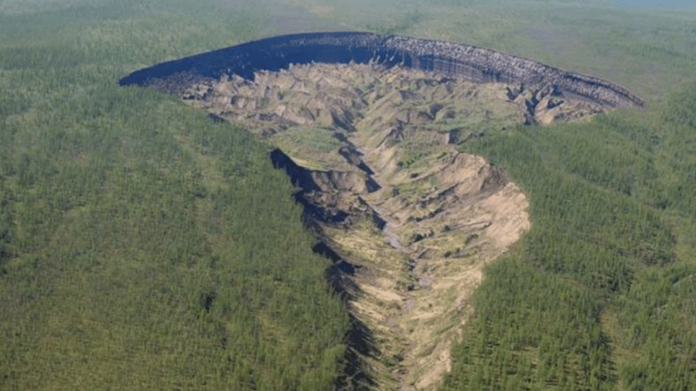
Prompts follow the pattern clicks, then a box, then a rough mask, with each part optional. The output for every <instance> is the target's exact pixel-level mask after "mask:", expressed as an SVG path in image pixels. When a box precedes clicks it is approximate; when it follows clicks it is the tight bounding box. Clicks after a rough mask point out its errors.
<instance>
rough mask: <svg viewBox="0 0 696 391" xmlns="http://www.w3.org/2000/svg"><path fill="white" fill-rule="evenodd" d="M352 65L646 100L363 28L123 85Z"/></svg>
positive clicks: (267, 46)
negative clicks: (315, 65) (309, 66)
mask: <svg viewBox="0 0 696 391" xmlns="http://www.w3.org/2000/svg"><path fill="white" fill-rule="evenodd" d="M350 62H355V63H370V62H377V63H380V64H382V65H386V66H396V65H402V66H404V67H410V68H416V69H422V70H431V71H436V72H438V73H444V74H450V75H453V76H457V77H463V78H466V79H468V80H471V81H476V82H508V83H523V84H526V85H544V86H550V87H552V88H553V89H555V90H557V91H558V92H559V93H562V94H564V95H567V96H574V97H578V98H582V99H587V100H590V101H592V102H594V103H599V104H602V105H606V106H609V107H624V106H642V105H643V101H642V100H641V99H640V98H639V97H637V96H635V95H634V94H632V93H631V92H629V91H628V90H626V89H624V88H622V87H620V86H617V85H615V84H613V83H611V82H608V81H605V80H601V79H599V78H596V77H592V76H586V75H581V74H577V73H573V72H566V71H563V70H560V69H557V68H553V67H550V66H547V65H544V64H540V63H537V62H534V61H531V60H527V59H524V58H520V57H516V56H512V55H509V54H504V53H500V52H497V51H494V50H490V49H484V48H479V47H475V46H471V45H464V44H457V43H451V42H442V41H434V40H426V39H419V38H409V37H401V36H394V35H377V34H372V33H362V32H331V33H308V34H293V35H284V36H278V37H273V38H267V39H261V40H258V41H253V42H249V43H245V44H241V45H237V46H233V47H229V48H225V49H220V50H215V51H211V52H208V53H203V54H198V55H194V56H191V57H186V58H183V59H179V60H175V61H169V62H165V63H161V64H158V65H155V66H153V67H150V68H146V69H142V70H139V71H136V72H134V73H132V74H130V75H128V76H126V77H124V78H123V79H121V80H120V81H119V83H120V84H121V85H124V86H125V85H134V84H135V85H140V86H154V87H159V88H162V89H165V90H168V91H170V92H180V91H182V90H185V89H186V88H190V87H191V86H192V85H194V84H196V83H198V82H199V81H200V79H202V78H203V79H214V80H217V79H219V78H220V77H222V76H224V75H227V76H232V75H237V76H241V77H243V78H246V79H252V78H253V77H254V73H255V72H257V71H260V70H268V71H278V70H281V69H286V68H288V67H289V66H290V64H310V63H343V64H345V63H350Z"/></svg>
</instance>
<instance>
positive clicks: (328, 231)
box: [121, 33, 642, 390]
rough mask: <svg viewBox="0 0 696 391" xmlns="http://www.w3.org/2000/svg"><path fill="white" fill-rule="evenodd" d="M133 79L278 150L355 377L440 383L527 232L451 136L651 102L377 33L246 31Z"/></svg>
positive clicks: (590, 82)
mask: <svg viewBox="0 0 696 391" xmlns="http://www.w3.org/2000/svg"><path fill="white" fill-rule="evenodd" d="M134 83H135V84H139V85H143V86H150V87H154V88H158V89H162V90H165V91H168V92H170V93H175V94H177V95H178V96H180V97H181V99H182V100H183V101H184V102H186V103H187V104H190V105H193V106H195V107H199V108H202V109H206V110H208V111H209V112H210V113H211V115H212V116H213V117H214V118H216V119H222V118H224V119H227V120H230V121H234V122H238V123H242V124H244V125H245V127H246V128H247V129H249V130H250V131H252V132H254V133H255V134H257V135H259V137H261V138H263V139H265V140H266V141H267V142H268V143H270V144H271V145H273V146H274V147H276V149H275V150H274V152H273V153H272V154H271V159H272V160H273V163H274V164H275V165H276V167H278V168H283V169H285V170H286V172H287V173H288V175H289V176H290V178H291V180H292V181H293V183H294V184H295V185H296V186H297V192H296V194H295V197H296V199H297V200H298V201H299V202H302V203H303V204H304V205H305V218H306V220H307V222H308V223H309V224H310V225H311V226H312V227H313V228H314V229H315V230H316V232H317V233H318V234H319V236H320V238H321V242H320V243H319V244H317V246H315V251H317V252H320V253H323V254H324V255H326V256H327V257H328V258H330V259H331V260H332V261H333V262H334V267H333V268H331V269H330V270H329V273H327V275H328V276H329V279H330V282H331V284H332V285H333V286H334V288H335V289H336V290H338V291H339V292H341V294H343V295H344V297H345V298H346V300H347V303H348V305H349V308H350V310H351V312H352V314H353V316H354V317H355V322H354V324H355V325H356V330H354V332H353V333H352V334H351V336H349V337H350V338H349V339H350V340H349V344H350V346H351V347H350V349H349V353H348V358H349V365H348V368H347V370H346V372H347V376H346V383H345V384H343V385H342V386H341V387H349V388H350V387H355V388H363V387H364V386H365V387H367V386H368V385H370V384H373V385H374V384H377V385H378V388H380V389H402V390H407V389H433V388H435V387H436V386H437V385H438V384H439V382H440V380H441V378H442V375H443V374H444V373H445V372H446V371H448V370H449V368H450V356H449V350H450V346H451V344H452V343H453V341H455V340H456V339H457V338H458V335H459V332H460V330H461V325H462V324H463V323H464V322H466V319H467V317H468V315H469V313H470V311H471V308H470V305H469V299H470V295H471V293H472V292H473V290H474V289H475V288H476V286H478V284H479V283H480V281H481V278H482V273H481V270H482V268H483V266H484V265H485V264H486V263H487V262H489V261H492V260H493V259H495V258H496V257H498V256H499V255H500V254H502V253H503V252H505V251H506V250H507V249H508V248H509V246H510V245H512V244H513V243H514V242H516V241H517V240H518V239H519V237H520V235H521V234H522V233H523V232H524V231H525V230H527V229H528V228H529V218H528V214H527V206H528V202H527V199H526V197H525V195H524V194H523V193H522V192H521V190H520V188H519V187H518V186H517V185H516V184H514V183H512V182H510V181H509V180H508V178H507V177H506V175H505V173H504V172H503V171H502V170H501V169H500V168H498V167H495V166H494V165H491V164H490V163H488V162H487V161H486V160H485V159H483V158H481V157H478V156H474V155H469V154H463V153H460V152H458V150H457V148H456V146H457V144H459V143H461V142H466V141H467V140H468V139H470V138H474V137H481V136H482V135H484V134H485V133H486V132H488V131H491V130H494V129H495V130H496V131H500V130H502V129H511V128H513V127H514V126H516V125H517V124H520V123H526V124H531V123H542V124H547V123H551V122H554V121H569V120H575V119H581V118H587V117H588V116H591V115H593V114H595V113H599V112H603V111H606V110H608V109H610V108H612V107H617V106H632V105H641V104H642V102H641V101H640V99H639V98H637V97H635V96H633V95H632V94H630V93H629V92H628V91H626V90H624V89H622V88H620V87H618V86H615V85H613V84H611V83H609V82H606V81H602V80H599V79H596V78H593V77H589V76H581V75H577V74H572V73H568V72H564V71H561V70H558V69H555V68H551V67H547V66H545V65H542V64H538V63H534V62H532V61H529V60H524V59H520V58H517V57H513V56H509V55H505V54H502V53H497V52H494V51H491V50H487V49H481V48H476V47H472V46H466V45H459V44H452V43H446V42H436V41H427V40H421V39H413V38H404V37H397V36H379V35H373V34H367V33H326V34H302V35H291V36H283V37H276V38H271V39H267V40H261V41H256V42H251V43H247V44H244V45H240V46H236V47H232V48H228V49H222V50H218V51H215V52H211V53H206V54H201V55H198V56H193V57H189V58H186V59H182V60H177V61H173V62H168V63H164V64H160V65H156V66H154V67H152V68H148V69H144V70H141V71H138V72H135V73H133V74H131V75H130V76H128V77H126V78H124V79H122V80H121V84H123V85H128V84H134ZM365 326H366V328H365ZM355 336H357V337H356V338H353V337H355ZM366 336H369V338H368V339H370V341H366ZM367 342H370V343H369V344H367ZM366 345H371V346H369V347H366ZM372 345H376V346H372Z"/></svg>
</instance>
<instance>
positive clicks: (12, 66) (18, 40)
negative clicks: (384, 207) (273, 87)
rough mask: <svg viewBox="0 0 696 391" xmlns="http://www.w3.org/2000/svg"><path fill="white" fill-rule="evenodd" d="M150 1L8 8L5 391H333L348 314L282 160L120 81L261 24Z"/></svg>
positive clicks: (1, 107)
mask: <svg viewBox="0 0 696 391" xmlns="http://www.w3.org/2000/svg"><path fill="white" fill-rule="evenodd" d="M137 4H140V3H139V2H138V3H136V2H133V3H132V4H124V3H122V2H119V3H118V4H116V3H113V2H101V3H94V4H93V5H91V6H79V7H78V6H76V7H75V8H71V9H68V10H61V9H60V8H57V9H56V10H53V11H49V12H40V13H38V14H19V15H11V16H10V15H4V14H0V31H1V32H0V35H2V37H3V39H2V40H1V41H0V90H2V91H3V92H2V95H1V96H0V208H1V209H0V297H2V304H1V305H0V341H2V343H1V344H0V345H1V346H2V348H1V349H0V389H2V390H15V389H22V390H42V389H52V390H75V389H95V390H97V389H147V390H152V389H187V390H188V389H209V390H220V389H235V390H311V391H314V390H322V389H332V388H333V386H334V380H335V378H336V376H337V375H338V374H339V372H340V370H341V369H342V367H343V363H342V360H343V356H344V353H345V346H344V338H345V335H346V332H347V330H348V327H349V320H348V316H347V311H346V310H345V307H344V305H343V303H342V302H341V301H340V300H339V298H338V297H336V295H335V294H333V292H331V291H330V288H329V287H328V286H327V284H326V281H325V270H326V267H327V266H328V263H327V261H326V260H325V259H323V258H321V257H318V256H316V255H314V254H313V253H312V252H311V245H312V244H313V238H312V236H311V234H310V233H309V232H307V231H306V230H305V229H304V228H303V227H302V224H301V221H300V213H301V207H300V206H299V205H296V204H295V203H294V202H293V201H292V198H291V197H290V194H291V191H292V187H291V185H290V184H289V182H288V180H287V178H286V177H285V174H284V173H283V172H281V171H278V170H274V169H273V167H272V165H271V163H270V160H269V158H268V152H269V150H268V147H266V146H263V145H261V144H260V143H259V142H257V141H256V140H255V139H254V138H253V137H252V136H251V135H250V134H249V133H248V132H246V131H244V130H242V129H239V128H237V127H235V126H231V125H228V124H214V123H213V121H210V120H209V119H208V118H207V117H206V116H205V115H204V114H203V113H200V112H197V111H195V110H192V109H186V108H185V107H184V106H182V105H181V104H179V103H178V102H176V101H175V100H174V99H173V98H171V97H166V96H163V95H161V94H158V93H154V92H152V91H148V90H145V89H141V88H126V89H124V88H119V87H118V86H117V85H116V80H117V78H118V77H120V76H122V75H123V73H125V70H126V69H128V70H131V69H135V68H137V67H139V66H141V65H142V64H144V62H151V61H155V60H156V59H157V60H159V59H162V58H163V56H169V55H177V56H178V55H181V54H182V53H181V52H179V50H189V51H194V50H203V49H204V48H206V47H217V46H224V45H228V44H230V41H225V40H224V37H225V36H227V37H228V39H229V37H234V39H237V40H241V39H244V38H243V37H244V35H243V34H241V33H240V34H238V33H237V32H236V31H235V28H239V29H243V30H244V29H246V33H247V34H248V33H249V31H250V29H249V28H248V25H247V24H248V21H245V20H244V17H245V15H246V16H248V14H244V13H242V14H240V15H238V16H237V18H239V19H237V20H235V19H234V18H233V19H232V21H231V22H230V20H226V21H225V26H228V27H227V28H225V29H220V31H218V33H219V34H218V35H215V34H209V32H208V31H204V30H197V31H177V29H178V27H177V26H176V25H177V23H183V24H184V25H190V26H193V25H194V23H193V22H194V21H195V18H197V17H200V14H199V12H208V13H211V12H209V11H201V10H200V9H195V10H192V12H191V13H190V15H183V14H181V11H182V10H181V9H160V10H156V9H148V8H147V6H144V9H145V13H144V14H143V13H141V11H142V10H143V9H140V8H139V7H138V6H137ZM160 5H161V4H160ZM211 14H212V13H211ZM228 16H230V15H228ZM223 19H224V17H223V16H222V15H220V16H216V17H212V18H211V19H209V21H210V22H211V23H212V24H213V26H214V28H220V26H222V21H223ZM175 22H176V23H175ZM172 23H173V24H172ZM228 23H229V24H228ZM28 26H35V27H37V28H36V30H34V29H32V28H29V27H28ZM245 26H247V27H245ZM140 33H142V35H141V34H140ZM148 34H152V36H148ZM155 36H160V37H164V36H166V37H167V38H166V40H164V41H163V40H159V39H153V37H155ZM203 38H205V39H203ZM195 40H198V42H195ZM173 48H176V49H173Z"/></svg>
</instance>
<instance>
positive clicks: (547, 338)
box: [444, 89, 696, 390]
mask: <svg viewBox="0 0 696 391" xmlns="http://www.w3.org/2000/svg"><path fill="white" fill-rule="evenodd" d="M686 91H687V92H683V93H679V94H674V97H673V98H672V99H671V101H670V104H669V105H668V106H666V108H664V109H663V108H660V109H658V108H655V109H653V110H651V111H650V112H647V113H635V112H629V111H627V112H623V113H614V114H610V115H606V116H599V117H597V118H596V119H595V120H594V121H591V122H587V123H581V124H565V125H554V126H551V127H545V128H542V127H524V128H519V129H518V130H517V131H516V132H513V133H508V134H503V133H497V134H491V135H489V136H487V137H483V138H480V139H478V140H476V141H474V142H469V143H467V144H465V148H466V149H467V150H468V151H473V152H476V153H480V154H483V155H485V156H488V157H490V158H491V159H492V160H493V161H494V162H496V163H497V164H500V165H501V166H502V167H504V168H505V169H506V170H507V171H508V172H509V173H510V175H511V176H512V177H513V178H514V179H515V180H517V181H519V183H520V184H521V186H523V188H524V190H525V191H526V192H527V194H529V198H530V212H531V217H532V229H531V230H530V232H529V233H528V234H527V235H526V236H525V237H524V239H523V240H522V243H521V244H520V246H518V247H517V248H516V249H515V251H513V252H512V253H511V254H510V255H509V256H508V257H506V258H505V259H502V260H500V261H499V262H497V263H495V264H494V265H492V266H490V267H489V268H488V269H487V271H486V278H485V280H484V282H483V284H482V285H481V287H480V289H479V290H478V291H477V293H476V299H475V303H474V306H475V308H476V314H475V317H474V320H473V321H472V322H471V324H470V325H469V327H468V330H467V331H466V333H465V336H464V339H463V342H462V344H461V345H459V346H458V347H457V348H456V349H455V350H454V351H453V356H454V362H455V365H454V367H453V370H452V372H451V374H450V375H449V376H448V378H447V380H446V383H445V386H444V389H448V390H449V389H471V390H479V389H485V388H487V387H490V388H492V389H510V390H513V389H515V390H517V389H559V390H566V389H568V390H579V389H592V390H604V389H606V390H612V389H616V388H619V389H625V390H643V389H659V388H660V387H663V386H665V385H669V387H668V388H667V389H689V388H690V387H693V385H694V384H696V367H695V366H694V361H693V357H694V354H695V353H696V330H695V329H694V327H693V322H692V321H688V320H687V319H691V320H693V319H694V316H696V302H695V301H694V300H693V299H692V293H691V290H692V288H693V284H690V283H689V282H688V281H690V280H691V279H692V278H693V276H694V275H696V262H695V261H696V259H694V256H693V243H694V237H693V235H694V231H693V230H692V229H688V228H687V229H684V227H685V226H686V227H690V225H689V223H688V221H689V220H691V219H693V215H694V210H695V208H694V206H696V197H694V194H696V189H694V188H693V186H694V181H693V180H689V178H690V176H691V175H693V172H694V171H693V169H694V166H693V164H694V158H693V156H694V150H693V148H694V145H696V144H694V141H696V139H695V137H696V136H695V135H696V133H694V127H693V123H694V122H693V120H694V118H696V110H694V107H693V104H692V102H693V100H694V98H696V96H695V95H694V93H693V89H689V90H686ZM677 178H678V179H677ZM689 244H690V245H689ZM687 247H688V248H689V250H686V248H687Z"/></svg>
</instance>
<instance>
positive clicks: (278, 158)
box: [270, 149, 380, 391]
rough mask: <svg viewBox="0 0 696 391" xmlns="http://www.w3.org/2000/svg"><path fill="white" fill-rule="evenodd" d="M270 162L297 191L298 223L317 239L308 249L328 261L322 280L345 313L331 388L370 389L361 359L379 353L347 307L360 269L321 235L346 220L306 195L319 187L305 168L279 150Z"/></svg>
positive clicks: (347, 390)
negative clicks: (341, 363)
mask: <svg viewBox="0 0 696 391" xmlns="http://www.w3.org/2000/svg"><path fill="white" fill-rule="evenodd" d="M270 159H271V162H272V163H273V166H274V167H275V168H276V169H282V170H284V171H285V173H286V174H287V175H288V178H289V179H290V182H291V183H292V184H293V185H294V186H295V187H296V189H297V190H296V191H295V193H294V194H293V195H292V196H293V198H294V199H295V201H296V202H299V203H300V204H302V206H303V208H304V209H303V213H302V221H303V223H304V224H305V226H306V227H307V228H309V229H310V230H312V231H313V232H314V234H315V235H316V236H317V243H316V244H315V245H314V246H313V247H312V251H313V252H314V253H315V254H318V255H321V256H323V257H324V258H326V259H327V260H329V261H330V262H331V264H330V265H329V267H327V269H326V273H325V277H326V281H327V283H328V285H329V286H330V287H331V289H333V291H334V292H335V293H336V294H337V295H338V296H339V297H340V298H341V300H342V301H343V303H344V305H345V306H346V309H347V310H348V312H349V319H350V328H349V330H348V332H347V333H346V335H345V345H346V352H345V355H344V360H345V367H344V368H343V372H342V373H341V374H340V375H339V376H338V377H337V378H336V381H335V384H334V385H335V389H336V390H337V391H363V390H365V391H367V390H373V389H374V388H375V387H376V386H377V385H378V384H377V382H376V380H375V379H374V376H373V375H372V374H371V371H370V370H369V369H368V368H367V364H366V362H365V359H364V358H365V357H372V358H377V357H378V356H379V355H380V351H379V348H378V347H377V342H376V341H375V337H374V334H373V332H372V331H371V330H370V329H369V328H368V327H367V325H366V324H365V323H363V322H362V321H361V320H360V319H358V318H357V317H356V316H355V315H354V314H353V312H352V311H351V308H350V307H351V302H352V301H353V300H355V299H356V297H357V295H359V294H360V287H359V286H358V285H357V284H356V283H355V282H354V281H353V278H352V277H353V276H354V275H355V272H356V270H357V269H358V268H359V267H360V266H356V265H353V264H351V263H349V262H347V261H346V260H344V259H343V257H341V256H340V255H339V254H338V253H337V252H336V251H334V249H332V248H331V247H330V246H329V245H328V244H327V243H326V241H325V240H324V238H323V237H322V234H321V225H320V224H321V223H336V222H341V221H343V220H344V219H345V218H347V217H348V214H347V213H345V212H342V211H339V212H334V211H329V210H327V209H326V208H324V207H322V206H321V205H317V204H316V203H314V202H312V200H311V199H310V198H309V197H307V196H306V193H307V192H309V191H316V190H319V186H318V185H317V184H316V183H315V182H314V180H313V179H312V177H311V175H309V172H308V171H307V170H306V169H304V168H302V167H300V166H298V165H297V164H296V163H295V162H293V161H292V159H290V158H289V157H288V156H287V155H286V154H285V153H283V152H282V151H281V150H280V149H275V150H273V151H272V152H271V153H270Z"/></svg>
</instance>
